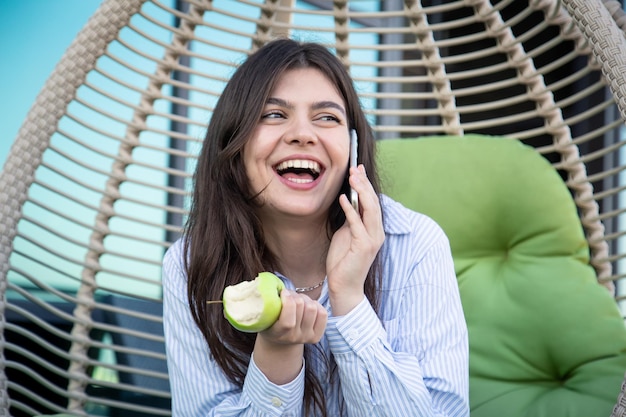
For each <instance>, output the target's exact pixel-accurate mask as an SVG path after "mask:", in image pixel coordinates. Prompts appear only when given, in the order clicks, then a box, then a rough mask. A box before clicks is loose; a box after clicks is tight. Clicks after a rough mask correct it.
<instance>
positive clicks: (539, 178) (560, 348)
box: [377, 135, 626, 417]
mask: <svg viewBox="0 0 626 417" xmlns="http://www.w3.org/2000/svg"><path fill="white" fill-rule="evenodd" d="M377 148H378V149H377V150H378V161H379V166H380V172H381V179H382V182H383V192H385V193H386V194H388V195H389V196H391V197H392V198H394V199H396V200H398V201H400V202H401V203H403V204H404V205H405V206H407V207H409V208H412V209H414V210H416V211H419V212H422V213H425V214H427V215H429V216H430V217H432V218H433V219H435V220H436V221H437V222H438V223H439V224H440V225H441V226H442V228H443V229H444V230H445V232H446V234H447V235H448V237H449V239H450V242H451V247H452V254H453V257H454V262H455V268H456V272H457V277H458V281H459V289H460V291H461V298H462V302H463V308H464V312H465V316H466V320H467V325H468V331H469V339H470V405H471V410H472V417H503V416H515V417H523V416H528V417H531V416H532V417H543V416H545V417H562V416H568V417H578V416H580V417H595V416H597V417H608V416H609V415H610V414H611V411H612V408H613V406H614V404H615V403H616V401H617V396H618V394H619V391H620V385H621V382H622V380H623V379H624V373H625V372H626V329H625V326H624V322H623V320H622V317H621V315H620V313H619V311H618V308H617V306H616V303H615V301H614V300H613V298H612V296H611V294H610V293H609V291H608V290H607V289H606V288H604V287H603V286H601V285H599V284H598V283H597V282H596V278H595V273H594V270H593V269H592V268H591V267H590V266H589V259H588V252H589V248H588V246H587V243H586V240H585V237H584V234H583V230H582V227H581V224H580V221H579V219H578V216H577V211H576V207H575V205H574V203H573V200H572V198H571V195H570V193H569V191H568V189H567V187H566V186H565V184H564V183H563V181H562V179H561V177H560V176H559V175H558V173H557V172H556V171H555V170H554V168H553V167H552V166H551V165H550V164H549V163H548V162H547V160H545V158H543V157H542V156H540V155H539V154H538V153H537V152H536V151H535V150H534V149H533V148H531V147H528V146H525V145H523V144H521V143H520V142H519V141H516V140H512V139H507V138H498V137H485V136H479V135H467V136H464V137H427V138H419V139H403V140H382V141H380V142H378V147H377Z"/></svg>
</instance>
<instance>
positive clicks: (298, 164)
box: [276, 159, 320, 174]
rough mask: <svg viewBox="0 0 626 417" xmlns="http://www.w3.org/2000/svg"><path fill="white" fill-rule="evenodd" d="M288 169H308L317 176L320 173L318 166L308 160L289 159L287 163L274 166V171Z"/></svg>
mask: <svg viewBox="0 0 626 417" xmlns="http://www.w3.org/2000/svg"><path fill="white" fill-rule="evenodd" d="M288 168H302V169H309V170H311V171H313V172H315V173H317V174H319V172H320V164H318V163H317V162H315V161H311V160H308V159H290V160H289V161H285V162H281V163H280V164H278V165H277V166H276V170H278V171H282V170H285V169H288Z"/></svg>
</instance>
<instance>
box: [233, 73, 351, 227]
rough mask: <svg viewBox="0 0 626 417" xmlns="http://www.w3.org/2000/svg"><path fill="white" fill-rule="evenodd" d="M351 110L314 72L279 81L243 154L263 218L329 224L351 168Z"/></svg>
mask: <svg viewBox="0 0 626 417" xmlns="http://www.w3.org/2000/svg"><path fill="white" fill-rule="evenodd" d="M348 153H349V134H348V124H347V118H346V106H345V103H344V101H343V98H342V97H341V95H340V94H339V93H338V91H337V89H336V88H335V87H334V85H333V84H332V83H331V82H330V81H329V80H328V79H327V78H326V77H325V76H324V74H323V73H322V72H320V71H319V70H317V69H313V68H301V69H294V70H289V71H286V72H285V73H284V74H283V75H282V76H281V78H280V79H279V80H278V82H277V84H276V86H275V88H274V90H273V91H272V92H271V93H270V98H269V99H268V101H267V103H265V107H264V110H263V113H262V115H261V118H260V119H259V122H258V125H257V127H256V129H255V130H254V132H253V135H252V137H251V138H250V140H249V141H248V142H247V143H246V145H245V146H244V149H243V161H244V166H245V169H246V175H247V177H248V179H249V181H250V183H251V185H252V189H253V191H254V192H255V193H257V194H258V195H259V198H260V199H261V201H262V203H263V205H262V207H261V209H260V210H261V213H260V214H261V218H262V219H264V218H267V216H270V217H275V218H284V216H292V217H302V218H305V217H306V218H308V219H311V220H312V219H313V218H318V220H323V221H325V220H326V218H327V215H328V209H329V207H330V205H331V204H332V202H333V201H335V200H336V198H337V195H338V193H339V190H340V188H341V184H342V183H343V181H344V179H345V176H346V172H347V166H348V157H349V155H348Z"/></svg>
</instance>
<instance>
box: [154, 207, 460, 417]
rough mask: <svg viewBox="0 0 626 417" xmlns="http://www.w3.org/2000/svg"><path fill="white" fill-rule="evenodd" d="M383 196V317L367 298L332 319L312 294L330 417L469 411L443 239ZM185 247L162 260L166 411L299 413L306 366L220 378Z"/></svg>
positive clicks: (317, 358) (453, 285) (185, 414)
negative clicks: (192, 308)
mask: <svg viewBox="0 0 626 417" xmlns="http://www.w3.org/2000/svg"><path fill="white" fill-rule="evenodd" d="M382 202H383V210H384V219H385V222H384V228H385V234H386V238H385V243H384V245H383V247H382V249H381V250H382V251H383V253H382V254H383V280H382V281H383V282H382V288H381V290H382V294H381V305H380V312H379V314H380V317H379V316H377V315H376V313H375V312H374V310H373V309H372V307H371V305H370V304H369V302H368V301H367V300H364V301H363V302H361V303H360V304H359V305H358V306H357V307H356V308H355V309H354V310H352V311H351V312H350V313H348V314H347V315H345V316H341V317H334V316H332V312H331V310H330V303H329V299H328V289H327V287H326V285H324V288H323V290H322V294H321V296H320V298H319V302H320V303H321V304H322V305H323V306H325V307H326V309H327V310H328V311H329V318H328V324H327V327H326V332H325V335H324V337H323V338H322V340H321V341H320V343H319V347H320V348H321V350H322V351H323V352H324V354H325V356H326V357H331V354H332V357H333V359H334V361H335V363H336V365H337V366H336V375H335V378H333V379H332V380H329V377H328V376H327V373H326V371H327V370H326V367H327V364H326V362H325V360H324V359H323V357H322V356H321V355H322V354H321V353H319V352H318V351H317V350H316V349H311V352H312V353H313V357H312V358H311V359H310V360H311V361H312V362H313V363H312V365H313V369H316V370H317V371H318V377H319V379H320V381H322V384H323V385H324V390H325V394H326V401H327V407H328V410H329V415H330V416H341V415H345V416H350V417H360V416H367V417H374V416H389V417H401V416H407V417H418V416H455V417H467V416H469V400H468V395H469V394H468V390H469V388H468V373H469V370H468V368H469V366H468V362H469V360H468V338H467V327H466V325H465V318H464V315H463V310H462V307H461V301H460V297H459V291H458V286H457V281H456V276H455V273H454V265H453V262H452V257H451V253H450V246H449V243H448V239H447V237H446V236H445V234H444V233H443V231H442V230H441V228H440V227H439V226H438V225H437V224H436V223H435V222H434V221H433V220H432V219H430V218H428V217H427V216H424V215H422V214H419V213H415V212H413V211H410V210H408V209H406V208H405V207H403V206H401V205H400V204H399V203H397V202H394V201H393V200H391V199H390V198H388V197H385V196H383V197H382ZM182 253H183V251H182V244H181V241H178V242H176V243H175V244H174V245H172V247H171V248H170V249H169V250H168V252H167V253H166V255H165V258H164V261H163V303H164V320H163V322H164V330H165V342H166V351H167V359H168V369H169V375H170V386H171V390H172V412H173V415H174V416H182V417H196V416H301V415H303V413H302V405H303V390H304V367H303V370H302V371H301V372H300V374H299V375H298V376H297V377H296V379H295V380H293V381H292V382H290V383H288V384H285V385H275V384H273V383H271V382H270V381H268V380H267V378H266V377H265V376H264V375H263V374H262V373H261V372H260V370H259V369H258V368H257V367H256V365H255V364H254V356H253V357H252V359H251V361H250V364H249V367H248V373H247V375H246V379H245V382H244V385H243V388H241V389H240V388H238V387H237V386H235V385H233V384H232V383H230V382H229V381H228V380H227V379H226V378H225V377H224V375H223V374H222V371H221V369H220V368H219V367H218V366H217V364H216V363H215V362H214V361H213V360H212V358H211V354H210V352H209V349H208V346H207V344H206V342H205V341H204V338H203V337H202V334H201V333H200V331H199V329H198V328H197V327H196V325H195V323H194V321H193V319H192V318H191V313H190V312H189V303H188V299H187V288H186V277H185V274H184V269H183V259H182V256H183V255H182ZM281 278H283V279H284V281H285V284H286V286H287V288H291V289H293V284H292V283H291V282H290V281H289V280H288V279H287V278H285V277H282V276H281ZM337 376H338V378H337ZM342 403H343V406H342ZM341 410H342V411H343V414H342V411H341Z"/></svg>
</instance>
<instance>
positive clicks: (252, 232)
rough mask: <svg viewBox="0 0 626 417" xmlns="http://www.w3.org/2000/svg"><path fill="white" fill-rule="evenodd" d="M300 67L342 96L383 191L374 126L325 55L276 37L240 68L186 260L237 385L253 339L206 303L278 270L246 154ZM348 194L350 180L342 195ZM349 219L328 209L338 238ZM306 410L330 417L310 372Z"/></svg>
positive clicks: (203, 158)
mask: <svg viewBox="0 0 626 417" xmlns="http://www.w3.org/2000/svg"><path fill="white" fill-rule="evenodd" d="M302 67H311V68H317V69H319V70H321V71H322V73H323V74H325V75H326V77H328V79H329V80H330V82H331V83H332V84H333V85H334V86H335V87H336V88H337V90H338V91H339V93H340V94H341V96H342V98H343V100H344V102H345V104H346V112H347V117H348V123H349V126H350V128H353V129H356V131H357V133H358V135H359V151H358V160H359V162H360V163H363V164H364V165H365V168H366V171H367V173H368V178H369V179H370V181H371V182H372V185H373V186H374V189H375V190H376V192H377V193H379V192H380V188H379V182H378V177H377V174H376V167H375V163H374V138H373V134H372V131H371V128H370V126H369V124H368V123H367V119H366V117H365V114H364V113H363V110H362V108H361V106H360V103H359V98H358V96H357V94H356V91H355V89H354V86H353V83H352V79H351V78H350V76H349V74H348V73H347V71H346V69H345V68H344V67H343V65H342V64H341V62H340V61H339V60H338V59H337V58H336V57H335V56H334V55H333V54H332V53H331V52H330V51H329V50H328V49H326V48H325V47H323V46H321V45H318V44H315V43H299V42H296V41H293V40H289V39H279V40H275V41H272V42H270V43H268V44H266V45H265V46H263V47H262V48H260V49H259V50H258V51H256V52H255V53H254V54H252V55H250V56H249V57H248V59H247V60H246V61H245V62H244V63H243V64H242V65H240V66H239V68H238V69H237V70H236V71H235V73H234V74H233V76H232V78H231V79H230V81H229V82H228V84H227V85H226V87H225V89H224V91H223V93H222V95H221V97H220V99H219V100H218V103H217V105H216V107H215V110H214V112H213V115H212V117H211V121H210V123H209V126H208V128H207V133H206V137H205V140H204V144H203V147H202V151H201V153H200V156H199V159H198V164H197V167H196V172H195V175H194V188H193V199H192V203H191V211H190V214H189V218H188V221H187V224H186V227H185V235H184V238H185V256H184V259H185V269H186V273H187V277H188V285H187V292H188V296H189V300H190V308H191V313H192V315H193V318H194V320H195V322H196V324H197V325H198V327H199V328H200V330H201V332H202V334H203V335H204V337H205V339H206V341H207V343H208V345H209V348H210V350H211V354H212V356H213V358H214V359H215V361H216V362H217V364H218V365H219V366H220V368H222V370H223V371H224V374H225V375H226V377H227V378H228V379H229V380H230V381H232V382H233V383H235V384H237V385H238V386H240V387H241V386H243V382H244V379H245V376H246V372H247V369H248V363H249V361H250V355H251V353H252V350H253V347H254V341H255V335H254V334H246V333H241V332H239V331H237V330H235V329H234V328H233V327H232V326H230V324H229V323H228V322H227V321H226V320H225V319H224V316H223V313H222V311H221V309H220V308H218V307H216V305H207V303H206V300H219V299H221V297H222V292H223V291H224V288H225V287H226V286H228V285H232V284H236V283H238V282H241V281H245V280H250V279H253V278H254V277H255V276H256V275H257V274H258V273H259V272H261V271H267V270H270V271H273V270H275V268H276V262H275V259H274V256H273V254H272V253H270V251H269V249H268V248H267V247H266V244H265V241H264V237H263V232H262V228H261V224H260V221H259V218H258V217H257V215H256V214H255V213H256V207H257V205H258V202H257V201H256V199H255V196H254V195H253V191H252V189H251V188H250V184H249V181H248V178H247V177H246V174H245V172H246V170H245V169H244V166H243V162H242V158H241V152H242V149H243V147H244V145H245V143H246V142H247V141H248V140H249V138H250V137H251V135H252V132H253V130H254V129H255V127H256V126H257V124H258V122H259V120H260V118H261V114H262V111H263V108H264V106H265V104H266V101H267V99H268V97H269V95H270V93H271V92H272V90H273V89H274V85H275V84H276V82H277V80H278V79H279V77H280V76H281V74H283V73H284V72H285V71H286V70H290V69H295V68H302ZM348 191H349V185H348V182H347V177H346V180H345V181H344V184H343V186H342V189H341V191H340V193H346V194H347V193H348ZM337 197H339V196H337ZM344 221H345V215H344V214H343V211H342V209H341V207H340V206H339V203H338V198H337V199H336V200H335V202H334V203H333V205H332V207H331V208H330V213H329V218H328V226H329V230H330V231H331V232H332V233H334V232H335V231H336V230H337V229H338V228H339V227H340V226H341V225H342V224H343V223H344ZM379 271H380V261H379V258H378V257H377V258H376V260H375V262H374V264H373V265H372V268H370V271H369V274H368V277H367V279H366V281H365V294H366V296H367V298H368V299H369V301H370V302H371V303H372V305H373V306H374V308H375V309H378V294H377V292H376V288H377V287H378V285H379V283H378V280H380V273H379ZM307 351H308V349H307ZM305 363H307V364H308V363H310V361H306V362H305ZM304 404H305V409H306V412H307V415H309V413H311V412H315V410H316V409H318V410H319V411H320V412H321V414H322V415H324V416H326V415H327V411H326V401H325V399H324V394H323V391H322V389H321V384H320V381H319V380H318V379H317V378H316V377H315V376H314V372H313V371H312V370H310V369H306V370H305V393H304Z"/></svg>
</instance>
